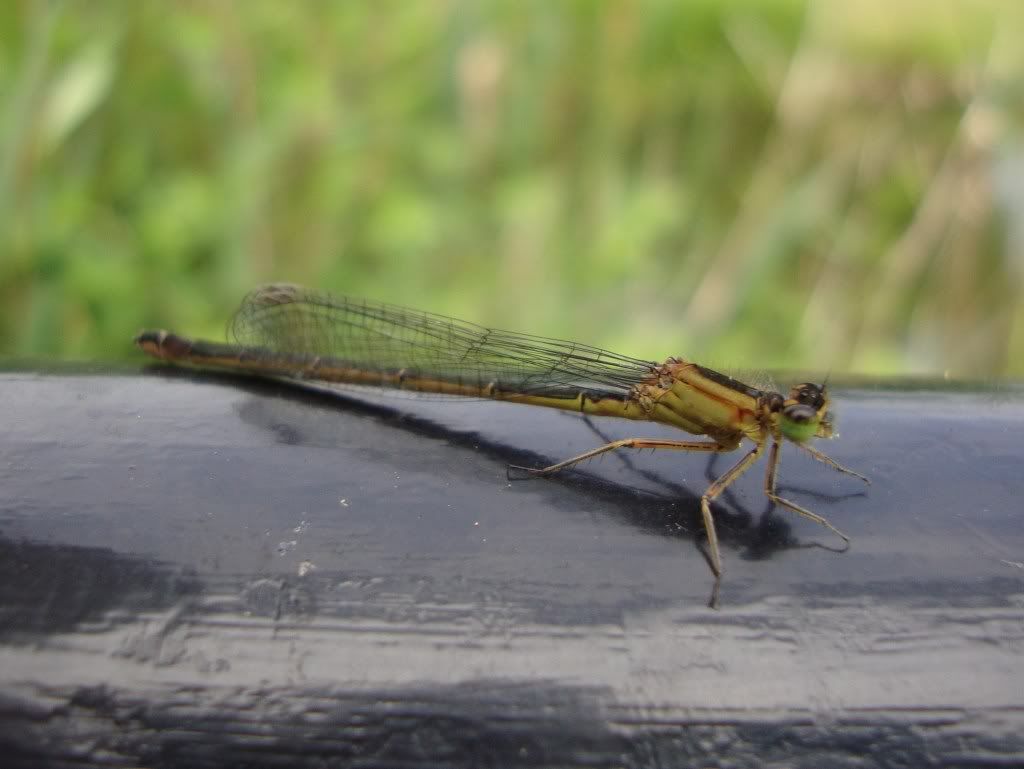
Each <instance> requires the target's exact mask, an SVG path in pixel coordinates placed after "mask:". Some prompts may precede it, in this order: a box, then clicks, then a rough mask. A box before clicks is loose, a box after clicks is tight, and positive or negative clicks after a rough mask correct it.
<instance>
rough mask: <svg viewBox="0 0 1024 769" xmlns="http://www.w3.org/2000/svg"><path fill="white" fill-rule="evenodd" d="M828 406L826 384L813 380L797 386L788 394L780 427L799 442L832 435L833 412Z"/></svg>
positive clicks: (780, 416) (792, 439)
mask: <svg viewBox="0 0 1024 769" xmlns="http://www.w3.org/2000/svg"><path fill="white" fill-rule="evenodd" d="M828 405H829V400H828V394H827V393H826V392H825V385H816V384H814V383H812V382H804V383H803V384H798V385H795V386H794V387H793V388H792V389H791V390H790V391H789V397H788V398H787V399H786V401H785V403H784V405H783V408H782V413H781V414H780V415H779V429H780V430H781V431H782V434H783V435H784V436H786V437H787V438H789V440H791V441H795V442H796V443H803V442H804V441H808V440H810V439H811V438H831V437H832V413H831V412H830V411H829V409H828Z"/></svg>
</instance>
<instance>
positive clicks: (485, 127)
mask: <svg viewBox="0 0 1024 769" xmlns="http://www.w3.org/2000/svg"><path fill="white" fill-rule="evenodd" d="M1022 32H1024V5H1021V4H1020V3H1017V2H1013V0H1008V1H1006V2H999V1H997V0H992V1H990V2H968V1H967V0H964V1H963V2H932V1H931V0H914V1H911V0H890V2H881V0H868V1H860V2H857V3H844V2H840V1H839V0H834V1H833V0H817V1H815V0H811V1H809V2H798V1H797V0H728V1H722V0H687V1H686V2H682V1H681V0H633V1H627V0H623V1H622V2H597V1H596V0H558V1H557V2H551V1H550V0H535V1H533V2H530V1H528V0H433V1H430V2H428V1H427V0H422V1H421V2H403V1H401V0H383V1H381V2H332V3H329V2H308V3H294V2H293V3H285V2H279V0H245V1H244V2H242V1H237V2H228V1H227V0H222V1H217V2H215V1H214V0H208V1H202V0H191V2H185V1H184V0H183V1H182V2H177V3H163V2H155V1H153V2H148V1H146V0H123V1H121V2H117V1H114V0H111V1H108V2H104V3H96V2H93V1H92V0H68V1H67V2H54V1H53V0H37V1H35V2H33V1H31V0H15V1H14V2H7V3H0V300H2V302H0V353H3V354H8V355H18V356H25V355H59V356H65V357H79V358H86V357H87V358H105V359H111V358H118V357H126V356H130V355H133V354H134V350H133V348H132V347H131V346H130V339H131V337H132V335H133V333H134V332H135V331H136V330H137V329H139V328H140V327H143V326H153V325H156V326H161V327H168V328H174V329H176V330H178V331H181V332H183V333H188V334H190V335H194V336H212V337H214V338H219V337H221V335H222V333H223V331H222V329H223V327H224V323H225V321H226V320H227V318H228V317H229V315H230V313H231V311H232V308H233V307H234V306H235V305H236V304H237V302H238V300H239V299H240V298H241V296H242V295H243V294H244V293H245V292H246V290H247V289H249V288H250V287H252V286H253V285H255V284H257V283H261V282H265V281H268V280H289V281H294V282H299V283H306V284H310V285H313V286H316V287H320V288H326V289H331V290H335V291H339V292H344V293H350V294H355V295H365V296H369V297H373V298H377V299H383V300H387V301H392V302H398V303H403V304H409V305H413V306H416V307H420V308H424V309H431V310H434V311H439V312H445V313H448V314H452V315H457V316H460V317H464V318H466V319H469V320H475V321H478V322H482V323H486V324H490V325H498V326H504V327H509V328H514V329H516V330H521V331H530V332H533V333H540V334H545V335H550V336H562V337H570V338H575V339H579V340H580V341H585V342H590V343H596V344H600V345H602V346H606V347H611V348H613V349H616V350H619V351H622V352H626V353H628V354H633V355H637V356H644V357H652V358H661V357H664V356H667V355H669V354H681V355H686V356H691V357H696V358H698V359H701V358H706V359H708V360H710V362H712V363H720V362H725V363H733V362H739V363H741V364H742V365H753V366H773V367H777V366H788V367H812V368H819V369H823V368H833V369H838V370H856V371H861V372H910V371H923V372H929V371H930V372H951V373H953V374H961V375H962V374H967V375H974V376H978V375H981V376H988V375H993V374H1001V373H1011V374H1017V375H1020V374H1024V309H1022V303H1021V301H1020V299H1021V295H1022V285H1024V181H1022V179H1024V173H1022V171H1024V144H1022V142H1021V131H1020V117H1021V114H1022V111H1024V90H1022V85H1021V84H1022V83H1024V78H1022V74H1024V46H1021V45H1020V40H1021V39H1024V36H1022Z"/></svg>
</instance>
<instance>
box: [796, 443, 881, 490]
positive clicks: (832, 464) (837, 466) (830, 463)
mask: <svg viewBox="0 0 1024 769" xmlns="http://www.w3.org/2000/svg"><path fill="white" fill-rule="evenodd" d="M797 445H798V446H799V447H800V448H802V449H803V450H804V451H806V452H807V453H808V454H810V455H811V456H812V457H814V458H815V459H817V460H818V461H819V462H822V463H824V464H826V465H828V466H829V467H831V468H832V469H833V470H838V471H839V472H841V473H845V474H846V475H852V476H853V477H854V478H860V479H861V480H862V481H864V483H866V484H867V485H868V486H870V485H871V481H870V480H869V479H868V478H866V477H865V476H863V475H861V474H860V473H858V472H854V471H853V470H851V469H850V468H848V467H843V466H842V465H841V464H839V463H838V462H836V461H835V460H834V459H832V457H830V456H828V455H827V454H823V453H822V452H820V451H818V450H817V449H816V448H814V447H813V446H807V445H805V444H802V443H798V444H797Z"/></svg>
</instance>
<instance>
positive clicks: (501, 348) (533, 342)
mask: <svg viewBox="0 0 1024 769" xmlns="http://www.w3.org/2000/svg"><path fill="white" fill-rule="evenodd" d="M229 334H230V335H231V336H232V337H234V339H235V340H237V341H238V342H239V343H240V344H242V345H245V346H247V347H251V348H261V349H264V350H267V351H269V352H271V353H276V354H286V355H290V356H302V357H318V358H321V359H331V360H334V361H338V362H343V363H345V364H347V365H351V366H353V367H356V368H360V369H365V370H368V371H379V372H388V373H395V372H404V375H405V377H417V376H423V377H428V378H434V379H443V380H445V381H452V382H460V383H472V384H478V385H481V386H486V385H487V384H488V383H490V382H496V383H499V384H500V385H502V386H503V387H505V388H514V389H516V390H518V391H520V392H525V393H531V394H555V393H564V392H565V391H567V390H571V391H576V392H578V391H580V390H591V391H595V390H596V391H604V392H610V393H614V394H618V395H626V394H627V393H628V392H629V390H630V388H631V387H632V386H633V385H634V384H636V383H638V382H640V381H642V380H644V379H646V378H649V377H650V376H651V374H652V372H653V370H654V369H655V368H656V365H657V364H655V363H653V362H651V361H644V360H638V359H635V358H629V357H626V356H624V355H617V354H615V353H612V352H608V351H606V350H602V349H600V348H597V347H591V346H589V345H584V344H578V343H575V342H567V341H562V340H558V339H546V338H544V337H539V336H532V335H529V334H517V333H513V332H510V331H499V330H497V329H489V328H485V327H483V326H478V325H476V324H473V323H467V322H465V321H460V320H455V319H453V318H447V317H445V316H443V315H435V314H433V313H427V312H421V311H418V310H410V309H407V308H404V307H397V306H394V305H389V304H380V303H376V302H370V301H366V300H363V299H351V298H348V297H344V296H335V295H331V294H327V293H323V292H318V291H312V290H310V289H306V288H302V287H300V286H295V285H290V284H272V285H268V286H262V287H260V288H257V289H255V290H254V291H253V292H252V293H250V294H249V295H248V296H247V297H246V298H245V300H244V301H243V302H242V305H241V307H240V308H239V309H238V312H237V313H235V316H234V318H233V319H232V320H231V323H230V326H229Z"/></svg>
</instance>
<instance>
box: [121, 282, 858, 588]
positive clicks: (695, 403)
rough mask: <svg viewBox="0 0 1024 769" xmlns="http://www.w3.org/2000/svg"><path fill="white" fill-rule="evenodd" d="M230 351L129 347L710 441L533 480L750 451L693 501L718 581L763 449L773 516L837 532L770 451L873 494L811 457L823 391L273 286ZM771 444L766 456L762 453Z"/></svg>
mask: <svg viewBox="0 0 1024 769" xmlns="http://www.w3.org/2000/svg"><path fill="white" fill-rule="evenodd" d="M230 335H231V336H233V337H234V339H235V340H236V342H237V344H219V343H215V342H205V341H193V340H190V339H186V338H184V337H181V336H178V335H176V334H172V333H168V332H166V331H143V332H142V333H140V334H139V335H138V336H137V337H136V339H135V343H136V344H137V345H138V346H139V347H140V348H142V349H143V350H145V351H146V352H147V353H149V354H150V355H154V356H156V357H158V358H162V359H164V360H167V361H171V362H174V363H182V364H191V365H195V366H200V367H213V368H219V369H229V370H233V371H241V372H245V373H248V374H255V375H261V376H274V377H281V376H283V377H291V378H296V379H306V380H313V381H318V382H332V383H346V384H350V385H362V386H370V387H387V388H398V389H402V390H411V391H416V392H423V393H439V394H445V395H461V396H469V397H477V398H491V399H494V400H500V401H510V402H513V403H525V404H531V405H535V406H547V407H549V408H557V409H565V410H568V411H578V412H580V413H583V414H593V415H597V416H612V417H623V418H626V419H636V420H644V421H649V422H660V423H662V424H666V425H672V426H673V427H677V428H680V429H682V430H684V431H686V432H688V433H691V434H693V435H705V436H707V438H708V440H700V441H680V440H663V439H657V438H626V439H623V440H617V441H612V442H611V443H607V444H605V445H603V446H598V447H597V448H594V449H591V450H590V451H587V452H584V453H583V454H580V455H578V456H575V457H572V458H570V459H566V460H564V461H562V462H558V463H556V464H553V465H550V466H548V467H543V468H525V467H517V466H513V468H514V469H518V470H523V471H525V472H528V473H531V474H534V475H552V474H554V473H557V472H559V471H560V470H566V469H568V468H570V467H572V466H574V465H576V464H579V463H580V462H583V461H584V460H587V459H591V458H593V457H596V456H598V455H600V454H604V453H605V452H608V451H614V450H615V449H671V450H674V451H697V452H706V453H719V452H726V451H733V450H734V449H736V448H738V447H739V446H740V443H741V442H742V441H743V440H744V439H746V440H748V441H750V442H751V443H753V448H751V449H750V450H749V451H748V452H747V453H746V454H745V455H744V456H743V457H742V458H741V459H740V460H739V461H738V462H737V463H736V464H735V465H733V466H732V467H731V468H729V470H727V471H726V472H725V473H723V474H722V475H721V476H720V477H719V478H718V479H717V480H715V481H714V482H713V483H712V484H711V485H710V486H708V488H707V489H706V490H705V491H704V494H703V496H702V497H701V500H700V508H701V514H702V516H703V519H704V528H705V530H706V532H707V537H708V550H709V552H710V558H711V566H712V568H713V569H714V572H715V574H716V576H718V575H721V573H722V559H721V555H720V553H719V547H718V535H717V533H716V531H715V520H714V517H713V516H712V514H711V502H712V500H714V499H715V498H716V497H718V496H719V495H720V494H721V493H722V492H723V491H725V489H726V488H728V487H729V486H730V485H731V484H732V483H733V482H735V481H736V479H737V478H739V477H740V476H741V475H742V474H743V473H744V472H745V471H746V470H748V469H749V468H750V466H751V465H753V464H754V463H755V462H756V461H757V459H758V458H759V457H760V456H761V455H762V454H764V452H765V449H766V448H768V470H767V473H766V474H765V479H764V493H765V494H766V495H767V496H768V498H769V499H770V500H771V501H772V502H774V503H776V504H779V505H781V506H783V507H786V508H788V509H790V510H792V511H793V512H795V513H799V514H800V515H802V516H804V517H805V518H809V519H810V520H812V521H815V522H816V523H819V524H821V525H822V526H825V527H826V528H828V529H831V530H832V531H833V532H835V533H836V534H838V535H839V536H840V537H842V538H843V539H844V540H845V541H847V542H849V537H847V536H846V535H845V534H843V532H841V531H840V530H839V529H837V528H836V527H835V526H833V525H832V524H831V523H829V522H828V521H827V520H825V518H823V517H821V516H820V515H817V514H816V513H812V512H811V511H810V510H807V509H805V508H803V507H801V506H800V505H798V504H796V503H795V502H791V501H790V500H788V499H784V498H783V497H781V496H779V494H778V493H777V492H776V474H777V471H778V467H779V447H780V445H781V444H782V443H783V442H784V441H789V442H791V443H794V444H795V445H797V446H799V447H800V448H801V449H803V450H804V451H806V452H807V453H808V454H810V455H811V456H812V457H814V459H817V460H818V461H819V462H824V463H825V464H827V465H829V466H830V467H832V468H833V469H835V470H838V471H839V472H841V473H845V474H847V475H852V476H854V477H856V478H860V479H861V480H862V481H864V482H865V483H870V481H868V479H867V478H865V477H864V476H863V475H860V474H859V473H856V472H854V471H853V470H850V469H848V468H846V467H843V466H842V465H840V464H839V463H838V462H836V461H835V460H833V459H831V458H830V457H828V456H826V455H825V454H823V453H821V452H820V451H818V450H817V449H815V448H813V447H812V446H811V445H810V443H809V442H810V440H811V439H812V438H830V437H832V414H831V412H830V411H829V397H828V393H827V392H826V388H825V386H824V385H817V384H813V383H810V382H805V383H803V384H798V385H796V386H795V387H793V388H792V389H791V390H790V392H789V395H788V396H784V395H782V394H781V393H778V392H772V391H768V390H760V389H757V388H754V387H750V386H748V385H746V384H743V383H742V382H739V381H737V380H735V379H732V378H731V377H728V376H725V375H724V374H720V373H718V372H717V371H713V370H711V369H709V368H705V367H704V366H701V365H699V364H697V363H694V362H692V361H687V360H684V359H682V358H669V359H668V360H666V361H665V362H664V363H660V364H659V363H655V362H652V361H646V360H639V359H636V358H630V357H627V356H625V355H618V354H616V353H612V352H608V351H606V350H601V349H599V348H597V347H591V346H589V345H584V344H577V343H575V342H566V341H561V340H557V339H546V338H544V337H539V336H532V335H529V334H517V333H513V332H509V331H499V330H496V329H489V328H484V327H483V326H478V325H476V324H473V323H467V322H464V321H459V320H454V319H452V318H446V317H444V316H441V315H434V314H432V313H427V312H421V311H418V310H410V309H406V308H404V307H397V306H393V305H389V304H380V303H376V302H370V301H365V300H362V299H350V298H347V297H343V296H334V295H331V294H326V293H321V292H317V291H312V290H309V289H305V288H301V287H299V286H294V285H288V284H274V285H268V286H263V287H260V288H257V289H255V290H254V291H253V292H252V293H250V294H249V295H248V296H247V297H246V299H245V300H244V302H243V303H242V306H241V307H240V308H239V310H238V311H237V313H236V314H235V316H234V318H233V319H232V321H231V323H230ZM769 444H770V448H769Z"/></svg>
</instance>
